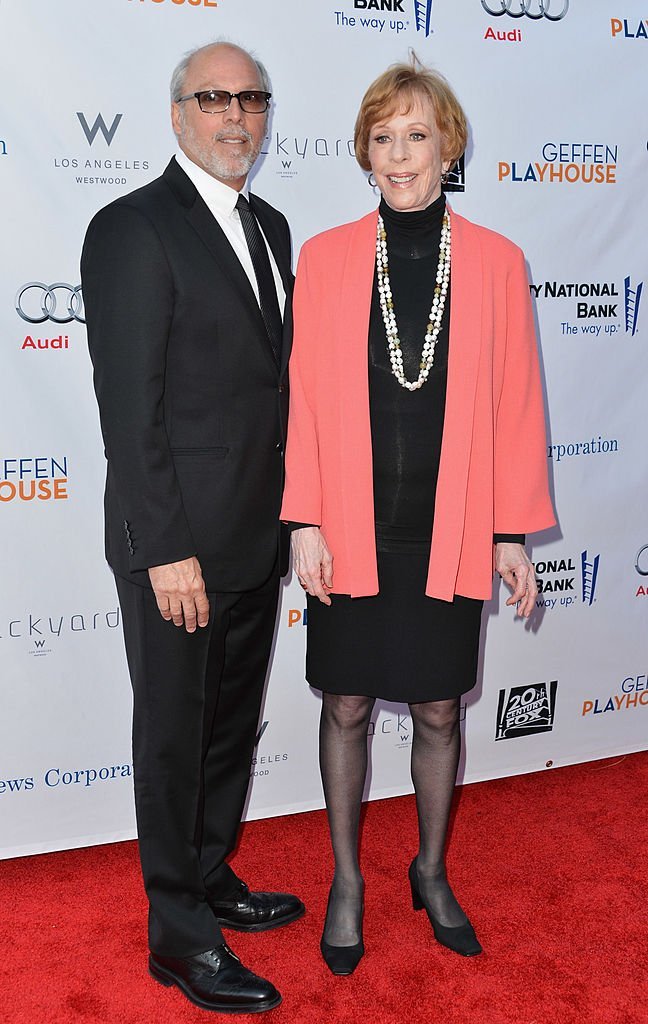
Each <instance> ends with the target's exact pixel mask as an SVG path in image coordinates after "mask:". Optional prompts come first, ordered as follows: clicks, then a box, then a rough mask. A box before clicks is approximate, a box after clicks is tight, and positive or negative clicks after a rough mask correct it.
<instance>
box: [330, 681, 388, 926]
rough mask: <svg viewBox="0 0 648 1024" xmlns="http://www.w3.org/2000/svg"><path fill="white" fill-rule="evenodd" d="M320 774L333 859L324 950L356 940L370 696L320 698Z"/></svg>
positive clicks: (360, 898) (361, 888)
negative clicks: (360, 834)
mask: <svg viewBox="0 0 648 1024" xmlns="http://www.w3.org/2000/svg"><path fill="white" fill-rule="evenodd" d="M322 698H323V700H322V715H321V718H320V769H321V772H322V782H323V784H324V796H325V799H326V811H327V814H328V820H329V828H330V830H331V843H332V846H333V856H334V858H335V874H334V876H333V884H332V886H331V893H330V896H329V904H328V909H327V912H326V923H325V925H324V935H323V938H324V941H325V942H327V943H328V944H329V945H330V946H354V945H355V944H356V943H357V942H359V941H360V938H361V927H362V906H363V894H364V881H363V879H362V875H361V873H360V865H359V863H358V827H359V823H360V807H361V803H362V792H363V789H364V783H365V777H366V774H367V728H368V725H369V719H370V716H371V712H372V709H373V706H374V703H375V702H374V699H373V697H346V696H339V695H338V694H332V693H324V694H322Z"/></svg>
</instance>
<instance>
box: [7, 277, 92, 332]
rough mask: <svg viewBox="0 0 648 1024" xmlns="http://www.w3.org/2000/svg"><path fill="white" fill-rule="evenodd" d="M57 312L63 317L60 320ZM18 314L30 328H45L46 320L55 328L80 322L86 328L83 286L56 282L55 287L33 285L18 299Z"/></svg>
mask: <svg viewBox="0 0 648 1024" xmlns="http://www.w3.org/2000/svg"><path fill="white" fill-rule="evenodd" d="M57 311H58V312H59V313H60V314H62V315H60V316H57ZM16 312H17V314H18V316H20V317H22V318H23V320H26V321H27V323H28V324H43V323H45V321H46V320H51V321H52V323H55V324H69V323H71V322H72V320H76V321H77V323H80V324H84V323H85V317H84V316H83V312H84V309H83V296H82V295H81V285H80V284H78V285H77V286H76V288H73V287H72V285H71V284H66V283H65V282H64V281H55V282H54V284H43V283H42V281H30V282H29V283H28V284H24V285H23V286H22V288H21V289H20V290H19V292H18V294H17V295H16Z"/></svg>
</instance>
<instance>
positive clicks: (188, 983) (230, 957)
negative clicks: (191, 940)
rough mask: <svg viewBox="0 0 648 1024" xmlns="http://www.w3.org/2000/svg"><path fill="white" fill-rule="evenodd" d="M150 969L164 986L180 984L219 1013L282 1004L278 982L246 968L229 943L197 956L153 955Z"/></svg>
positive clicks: (205, 1007)
mask: <svg viewBox="0 0 648 1024" xmlns="http://www.w3.org/2000/svg"><path fill="white" fill-rule="evenodd" d="M149 971H150V973H151V975H152V976H153V977H154V978H155V980H156V981H159V982H160V984H162V985H167V986H169V985H177V986H178V988H179V989H180V991H181V992H184V994H185V995H186V997H187V999H190V1000H191V1002H192V1003H195V1004H196V1006H200V1007H201V1008H202V1009H203V1010H216V1011H218V1012H219V1013H262V1012H263V1011H264V1010H272V1009H273V1007H275V1006H279V1003H280V1002H281V996H280V995H279V993H278V992H277V990H276V988H275V987H274V985H271V984H270V982H269V981H266V980H265V979H264V978H259V977H257V975H256V974H252V971H248V969H247V967H244V966H243V964H242V963H241V961H240V960H239V958H238V957H237V956H235V954H234V953H232V950H231V949H230V948H229V946H228V945H227V943H225V942H223V943H222V945H220V946H216V947H215V948H214V949H208V950H206V951H205V952H204V953H196V954H195V955H194V956H159V955H158V954H157V953H151V955H150V956H149Z"/></svg>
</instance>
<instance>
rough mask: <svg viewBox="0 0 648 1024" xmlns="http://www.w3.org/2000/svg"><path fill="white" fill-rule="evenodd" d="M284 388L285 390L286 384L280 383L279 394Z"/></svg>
mask: <svg viewBox="0 0 648 1024" xmlns="http://www.w3.org/2000/svg"><path fill="white" fill-rule="evenodd" d="M285 390H286V385H285V384H280V385H279V394H281V393H282V392H283V391H285Z"/></svg>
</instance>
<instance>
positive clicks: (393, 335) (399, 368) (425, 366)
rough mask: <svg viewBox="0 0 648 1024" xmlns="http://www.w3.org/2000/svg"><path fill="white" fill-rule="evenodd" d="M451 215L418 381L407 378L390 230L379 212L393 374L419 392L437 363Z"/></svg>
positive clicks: (380, 267) (379, 263) (379, 257)
mask: <svg viewBox="0 0 648 1024" xmlns="http://www.w3.org/2000/svg"><path fill="white" fill-rule="evenodd" d="M450 250H451V239H450V218H449V216H448V214H447V212H446V213H444V215H443V228H442V230H441V244H440V246H439V265H438V267H437V274H436V284H435V286H434V298H433V299H432V309H431V310H430V316H429V319H428V324H427V327H426V329H425V342H424V344H423V350H422V352H421V362H420V370H419V375H418V378H417V379H416V380H414V381H409V380H407V378H406V376H405V373H404V371H403V353H402V351H401V343H400V339H399V337H398V327H397V325H396V314H395V313H394V302H393V298H392V293H391V286H390V283H389V260H388V257H387V232H386V231H385V224H384V222H383V219H382V217H381V216H380V214H378V228H377V231H376V269H377V271H378V292H379V295H380V309H381V311H382V317H383V321H384V324H385V331H386V334H387V345H388V348H389V359H390V362H391V368H392V373H393V374H394V377H395V378H396V380H397V381H398V383H399V384H400V385H401V387H404V388H407V390H408V391H416V390H418V388H420V387H422V386H423V385H424V384H425V382H426V380H427V379H428V376H429V373H430V370H431V369H432V365H433V363H434V350H435V348H436V343H437V339H438V337H439V331H440V330H441V321H442V319H443V310H444V309H445V301H446V295H447V294H448V284H449V282H450Z"/></svg>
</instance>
